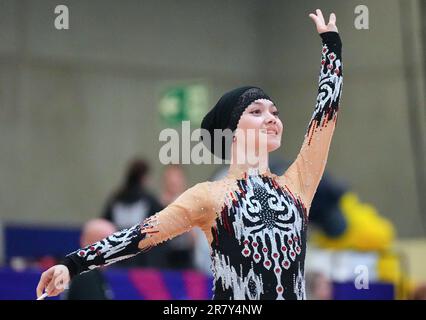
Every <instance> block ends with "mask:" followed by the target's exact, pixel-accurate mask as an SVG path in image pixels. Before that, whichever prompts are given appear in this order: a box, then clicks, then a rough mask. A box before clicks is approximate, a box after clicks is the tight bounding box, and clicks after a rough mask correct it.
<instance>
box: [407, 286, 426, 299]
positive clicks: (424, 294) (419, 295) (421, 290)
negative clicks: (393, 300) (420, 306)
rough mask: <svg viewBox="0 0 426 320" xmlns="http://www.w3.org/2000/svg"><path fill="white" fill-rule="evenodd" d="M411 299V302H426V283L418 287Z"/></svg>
mask: <svg viewBox="0 0 426 320" xmlns="http://www.w3.org/2000/svg"><path fill="white" fill-rule="evenodd" d="M409 299H410V300H426V283H420V284H418V285H416V286H415V288H414V290H413V292H412V293H411V295H410V297H409Z"/></svg>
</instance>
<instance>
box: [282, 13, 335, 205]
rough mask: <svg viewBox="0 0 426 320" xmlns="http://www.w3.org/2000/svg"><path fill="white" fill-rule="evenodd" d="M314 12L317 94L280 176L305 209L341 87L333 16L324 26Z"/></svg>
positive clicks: (326, 147)
mask: <svg viewBox="0 0 426 320" xmlns="http://www.w3.org/2000/svg"><path fill="white" fill-rule="evenodd" d="M316 13H317V14H316V15H315V14H310V15H309V16H310V17H311V18H312V20H314V22H315V24H316V27H317V30H318V33H319V34H320V36H321V39H322V44H323V46H322V51H321V68H320V74H319V80H318V81H319V84H318V95H317V100H316V105H315V109H314V112H313V115H312V118H311V121H310V122H309V125H308V128H307V130H306V134H305V139H304V141H303V145H302V148H301V150H300V152H299V154H298V156H297V158H296V160H295V161H294V162H293V164H292V165H291V166H290V167H289V168H288V169H287V171H286V172H285V173H284V178H285V179H286V180H287V181H289V182H290V183H291V184H292V185H293V187H294V188H295V189H296V191H297V192H298V193H299V194H300V196H301V197H302V200H303V201H304V203H305V206H306V207H307V209H308V210H309V208H310V206H311V203H312V200H313V197H314V195H315V192H316V189H317V187H318V185H319V183H320V180H321V177H322V175H323V173H324V169H325V166H326V162H327V157H328V151H329V148H330V143H331V139H332V137H333V133H334V129H335V127H336V121H337V115H338V111H339V99H340V95H341V91H342V84H343V73H342V43H341V40H340V36H339V34H338V32H337V27H336V17H335V15H334V14H331V15H330V20H329V23H328V24H327V25H326V24H325V22H324V18H323V16H322V13H321V10H319V9H318V10H317V11H316Z"/></svg>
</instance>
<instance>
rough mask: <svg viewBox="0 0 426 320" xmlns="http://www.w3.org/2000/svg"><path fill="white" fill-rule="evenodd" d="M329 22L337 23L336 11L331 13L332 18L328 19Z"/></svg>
mask: <svg viewBox="0 0 426 320" xmlns="http://www.w3.org/2000/svg"><path fill="white" fill-rule="evenodd" d="M328 24H334V25H336V15H335V14H334V13H332V14H330V19H329V20H328Z"/></svg>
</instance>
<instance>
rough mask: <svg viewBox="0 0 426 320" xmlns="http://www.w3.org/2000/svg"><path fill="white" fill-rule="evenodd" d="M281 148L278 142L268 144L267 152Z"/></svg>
mask: <svg viewBox="0 0 426 320" xmlns="http://www.w3.org/2000/svg"><path fill="white" fill-rule="evenodd" d="M280 146H281V143H280V142H272V141H271V142H268V152H272V151H275V150H277V149H278V148H279V147H280Z"/></svg>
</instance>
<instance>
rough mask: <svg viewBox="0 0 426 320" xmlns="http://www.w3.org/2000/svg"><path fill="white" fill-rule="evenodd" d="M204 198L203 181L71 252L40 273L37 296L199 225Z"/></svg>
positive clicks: (56, 291)
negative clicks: (152, 212)
mask: <svg viewBox="0 0 426 320" xmlns="http://www.w3.org/2000/svg"><path fill="white" fill-rule="evenodd" d="M207 201H208V196H207V191H206V186H205V183H199V184H197V185H195V186H193V187H192V188H190V189H188V190H187V191H185V192H184V193H183V194H182V195H181V196H180V197H179V198H177V199H176V200H175V201H174V202H173V203H172V204H170V205H169V206H167V207H166V208H165V209H163V210H161V211H160V212H158V213H156V214H155V215H153V216H151V217H149V218H147V219H146V220H144V221H143V222H142V223H141V224H137V225H135V226H133V227H131V228H129V229H125V230H121V231H118V232H116V233H114V234H112V235H110V236H108V237H107V238H105V239H102V240H101V241H98V242H96V243H94V244H92V245H89V246H87V247H85V248H82V249H79V250H77V251H75V252H73V253H70V254H69V255H67V256H66V257H65V259H64V260H63V261H62V262H61V264H59V265H56V266H53V267H52V268H50V269H48V270H47V271H45V272H44V273H43V274H42V276H41V279H40V282H39V284H38V286H37V296H38V297H40V296H41V295H42V293H43V290H45V289H46V292H47V293H48V295H49V296H54V295H58V294H59V293H61V292H62V291H63V290H64V288H65V285H66V284H67V283H68V282H69V281H70V279H71V278H72V277H73V276H75V275H78V274H80V273H83V272H87V271H90V270H92V269H95V268H98V267H101V266H106V265H109V264H112V263H114V262H117V261H119V260H123V259H127V258H130V257H133V256H135V255H137V254H139V253H141V252H143V251H146V250H148V249H150V248H152V247H153V246H155V245H157V244H159V243H161V242H163V241H166V240H169V239H172V238H174V237H176V236H177V235H180V234H182V233H184V232H187V231H189V230H190V229H191V228H192V227H194V226H201V225H202V224H203V223H204V220H205V218H206V215H205V214H204V212H205V211H207V208H208V207H210V206H209V205H208V204H207Z"/></svg>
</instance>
